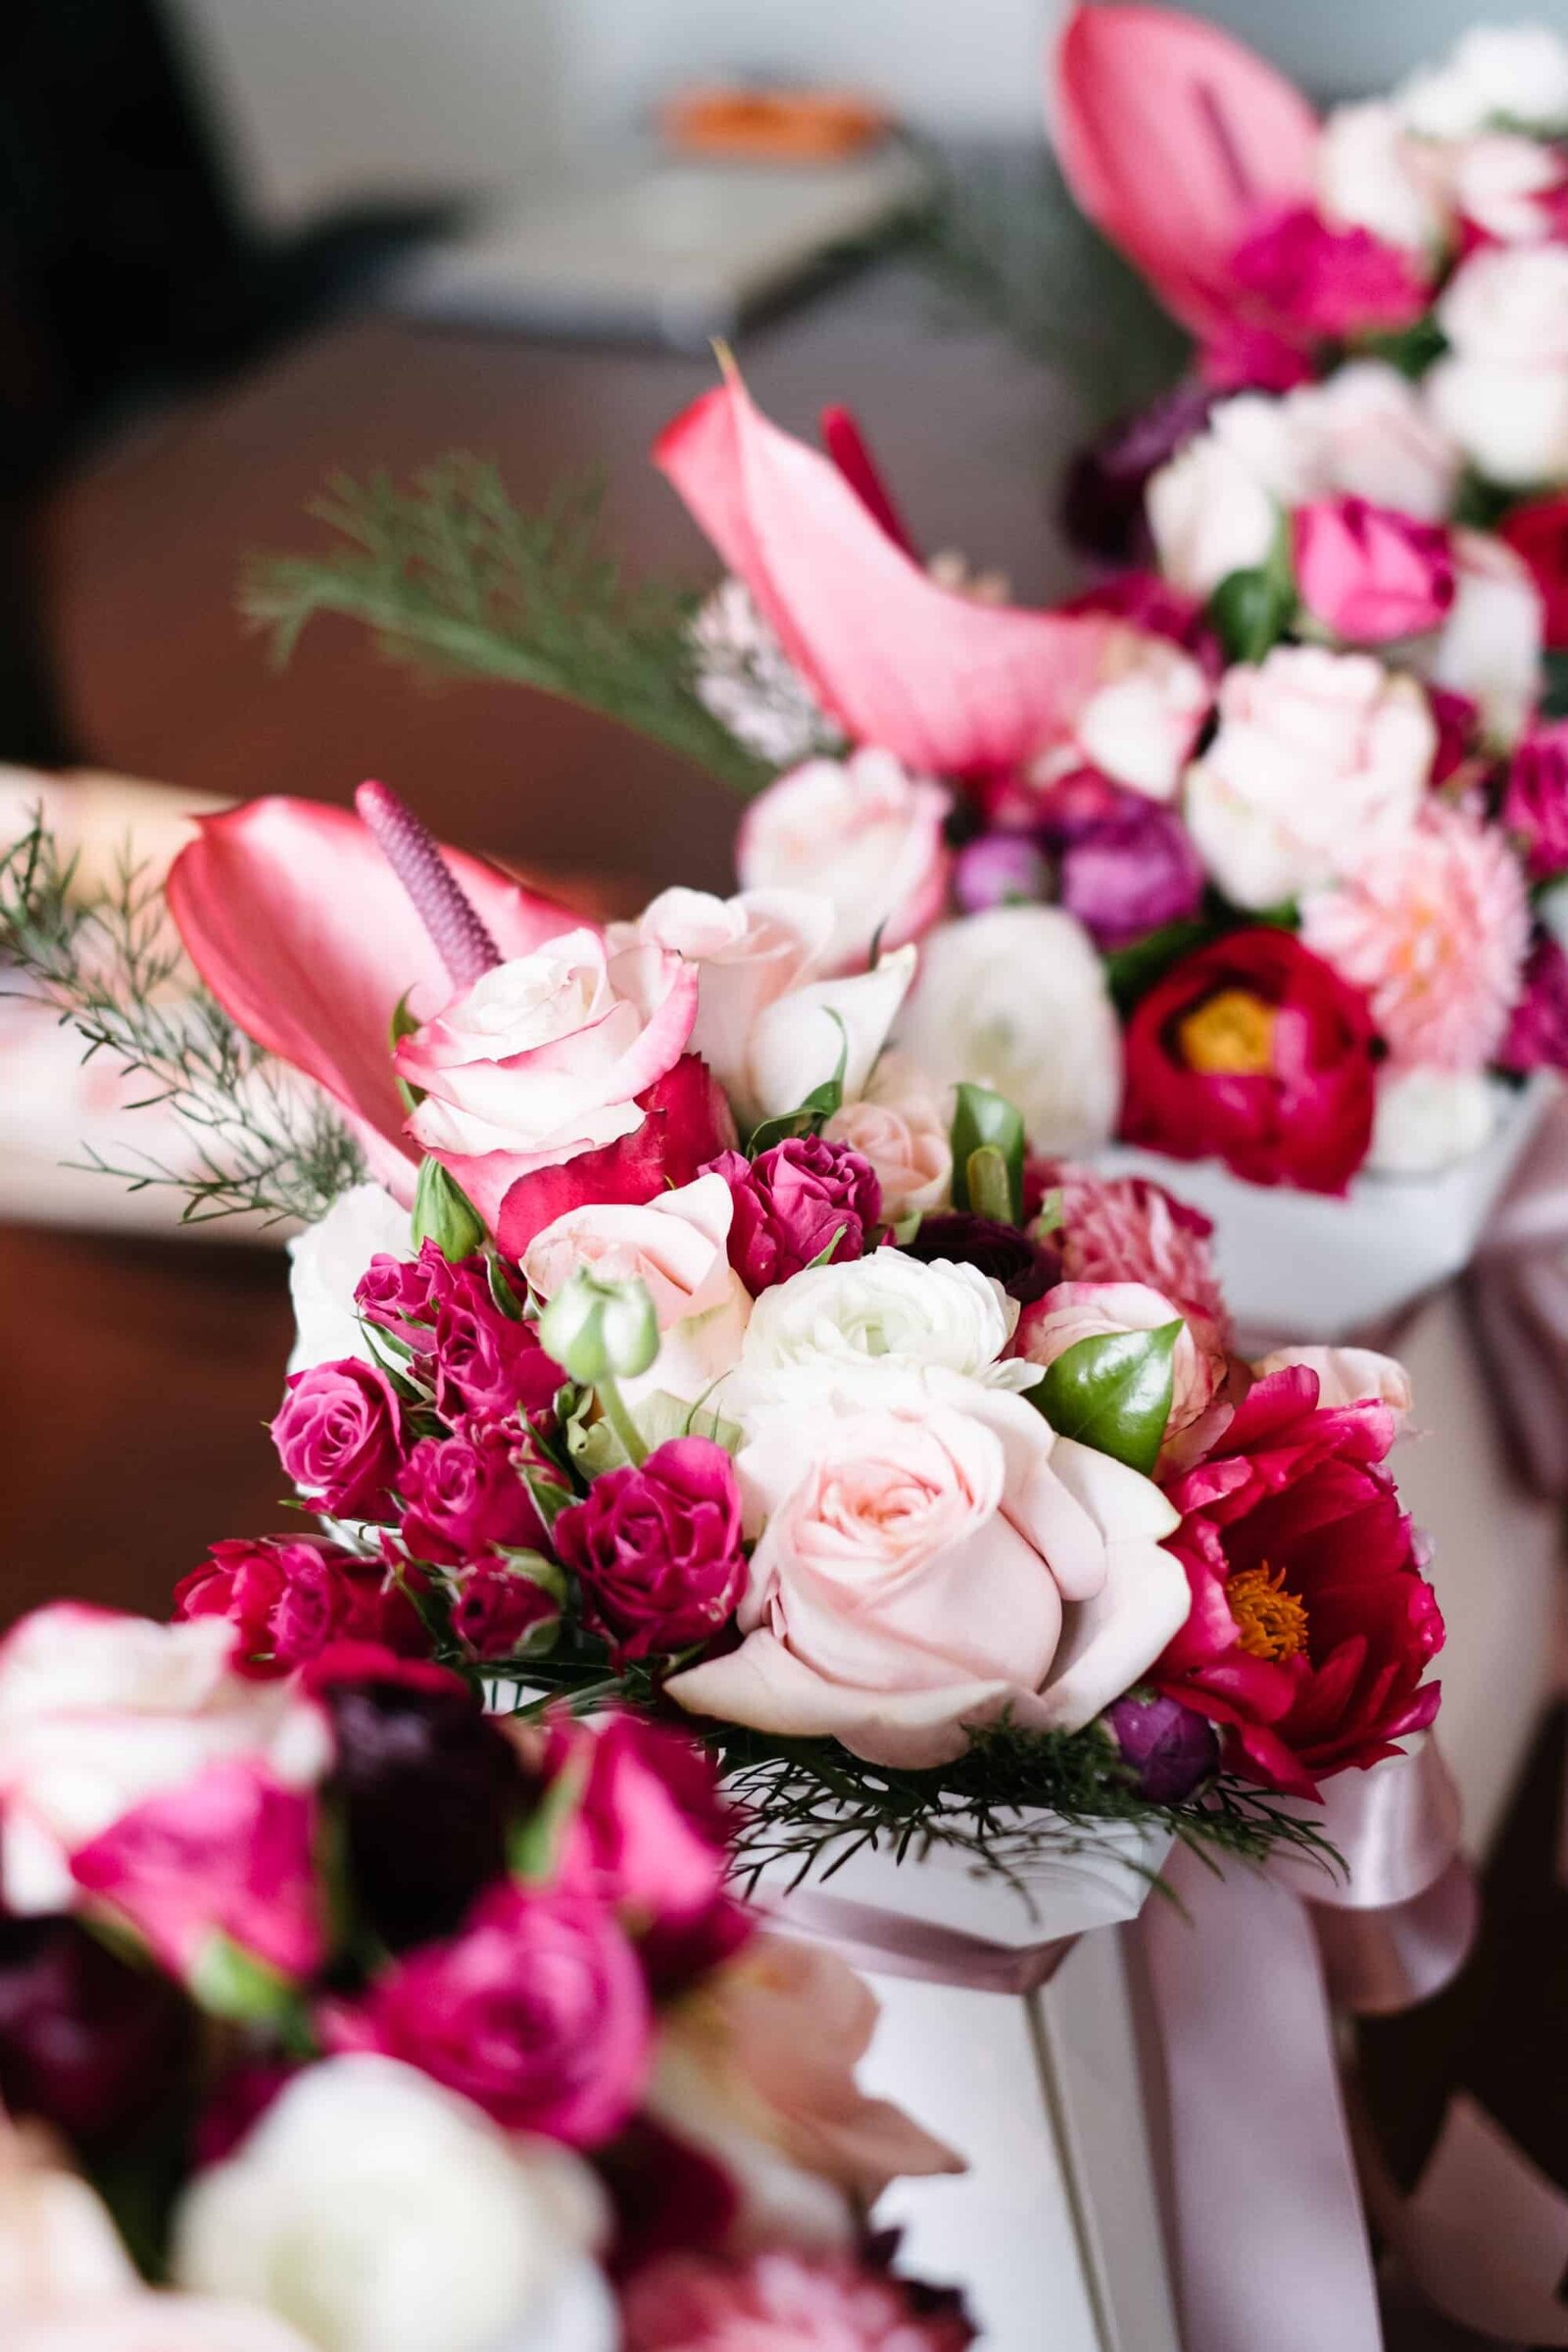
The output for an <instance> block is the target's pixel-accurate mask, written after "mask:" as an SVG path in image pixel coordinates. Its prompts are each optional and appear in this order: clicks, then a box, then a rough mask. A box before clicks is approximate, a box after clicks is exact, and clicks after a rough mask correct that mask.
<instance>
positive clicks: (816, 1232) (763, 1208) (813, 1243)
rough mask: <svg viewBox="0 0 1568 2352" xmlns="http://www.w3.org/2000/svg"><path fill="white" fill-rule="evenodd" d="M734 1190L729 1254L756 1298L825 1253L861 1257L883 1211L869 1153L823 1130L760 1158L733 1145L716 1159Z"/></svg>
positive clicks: (790, 1140) (787, 1142)
mask: <svg viewBox="0 0 1568 2352" xmlns="http://www.w3.org/2000/svg"><path fill="white" fill-rule="evenodd" d="M713 1166H714V1170H715V1172H716V1173H717V1174H718V1175H720V1176H722V1177H723V1179H724V1181H725V1183H726V1184H727V1185H728V1186H729V1189H730V1191H731V1193H732V1194H733V1195H734V1197H735V1213H734V1217H733V1220H732V1222H731V1224H730V1229H729V1257H730V1263H731V1265H732V1266H733V1267H734V1268H735V1271H736V1273H737V1274H738V1275H739V1276H740V1278H741V1280H742V1282H744V1283H745V1285H746V1288H747V1289H748V1290H749V1291H750V1292H751V1294H752V1296H753V1298H754V1299H756V1298H760V1295H761V1294H762V1292H763V1291H765V1290H770V1289H771V1288H772V1286H773V1285H774V1284H775V1283H780V1282H788V1280H789V1278H790V1276H791V1275H792V1274H799V1273H800V1271H801V1269H802V1267H803V1266H809V1265H810V1264H811V1263H812V1261H813V1260H814V1259H816V1258H818V1257H820V1256H821V1255H822V1252H823V1251H824V1250H828V1251H830V1252H831V1257H832V1260H833V1261H834V1262H837V1261H838V1260H839V1259H840V1258H847V1257H859V1256H860V1255H861V1253H862V1252H863V1251H864V1250H866V1249H867V1248H868V1247H869V1245H870V1242H871V1239H872V1236H873V1234H874V1232H875V1230H876V1226H877V1222H878V1220H879V1218H880V1217H881V1214H882V1188H881V1186H880V1185H879V1184H878V1182H877V1179H876V1172H875V1170H874V1169H873V1168H872V1166H871V1163H870V1161H869V1160H867V1159H862V1157H861V1156H860V1154H859V1152H855V1151H852V1150H851V1149H850V1147H849V1146H848V1145H847V1144H832V1143H829V1142H827V1140H826V1139H825V1138H824V1137H821V1136H811V1135H806V1136H791V1137H788V1138H787V1139H786V1140H785V1141H784V1142H783V1143H782V1144H774V1145H773V1146H772V1148H771V1150H769V1151H766V1152H759V1153H758V1155H757V1157H756V1158H755V1159H754V1160H750V1161H748V1160H747V1159H745V1158H743V1157H742V1155H741V1153H740V1152H725V1154H724V1156H723V1158H722V1159H718V1160H715V1161H714V1163H713Z"/></svg>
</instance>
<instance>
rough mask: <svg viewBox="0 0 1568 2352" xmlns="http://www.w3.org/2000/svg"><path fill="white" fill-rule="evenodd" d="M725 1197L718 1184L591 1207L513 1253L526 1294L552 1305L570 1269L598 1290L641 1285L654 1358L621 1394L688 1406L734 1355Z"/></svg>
mask: <svg viewBox="0 0 1568 2352" xmlns="http://www.w3.org/2000/svg"><path fill="white" fill-rule="evenodd" d="M734 1211H735V1198H734V1195H733V1194H732V1193H731V1191H730V1189H729V1186H728V1185H727V1184H726V1183H725V1182H724V1179H723V1177H722V1176H716V1175H715V1176H699V1177H698V1179H697V1181H696V1183H695V1184H688V1185H683V1186H681V1187H680V1188H679V1189H678V1190H677V1191H674V1192H668V1193H660V1194H658V1195H656V1197H655V1198H654V1199H653V1200H652V1201H648V1202H647V1203H646V1204H645V1205H643V1206H641V1207H635V1206H632V1205H631V1204H630V1203H627V1202H622V1201H592V1202H589V1203H588V1204H587V1205H586V1206H584V1207H582V1208H573V1209H568V1210H567V1212H566V1214H565V1215H564V1217H558V1218H557V1219H556V1221H555V1223H554V1224H553V1225H547V1226H545V1228H544V1229H543V1231H542V1232H540V1233H537V1234H536V1235H535V1236H534V1238H533V1240H532V1241H531V1242H530V1243H529V1245H528V1247H527V1249H526V1250H524V1251H523V1254H522V1261H521V1262H522V1271H523V1274H524V1276H525V1277H526V1279H527V1281H528V1284H529V1287H530V1288H531V1289H532V1290H533V1291H534V1292H536V1293H537V1295H538V1296H539V1298H541V1299H553V1298H554V1297H555V1295H556V1293H557V1291H559V1290H560V1289H561V1287H562V1285H563V1284H564V1282H565V1281H567V1280H568V1278H569V1277H570V1276H571V1275H572V1274H574V1273H575V1272H576V1271H577V1269H578V1268H579V1267H580V1266H587V1267H590V1268H591V1269H592V1271H593V1272H594V1273H596V1274H598V1275H600V1276H602V1277H603V1279H604V1280H606V1281H607V1282H627V1281H631V1280H634V1279H635V1280H638V1281H641V1282H644V1283H646V1284H647V1286H648V1292H649V1296H650V1297H651V1298H652V1299H653V1302H654V1312H655V1314H656V1315H657V1317H658V1318H659V1335H660V1338H659V1354H658V1356H657V1357H656V1358H655V1361H654V1364H653V1367H652V1369H651V1370H650V1371H648V1372H647V1373H645V1374H644V1375H643V1376H642V1377H641V1379H640V1380H638V1381H635V1382H629V1383H628V1384H627V1389H628V1394H630V1395H633V1396H635V1394H636V1393H637V1392H638V1391H639V1390H653V1389H662V1390H665V1391H666V1392H667V1393H668V1394H669V1395H670V1396H672V1397H685V1398H687V1399H688V1400H690V1401H695V1399H696V1398H697V1397H702V1396H704V1395H706V1394H707V1392H708V1391H709V1390H710V1389H711V1387H712V1386H713V1383H714V1382H715V1381H716V1380H720V1379H722V1377H723V1375H724V1374H725V1373H726V1372H728V1371H729V1370H730V1369H731V1368H732V1367H733V1365H734V1363H735V1361H736V1358H737V1357H738V1355H739V1354H740V1349H741V1342H742V1340H743V1339H744V1338H745V1335H746V1324H747V1318H748V1316H749V1315H750V1313H751V1308H752V1301H751V1296H750V1293H749V1292H748V1291H747V1289H746V1286H745V1284H744V1283H743V1282H742V1281H741V1279H740V1276H739V1275H738V1274H737V1273H736V1272H735V1270H734V1268H733V1267H732V1266H731V1264H730V1262H729V1250H728V1242H729V1228H730V1220H731V1218H732V1217H733V1215H734Z"/></svg>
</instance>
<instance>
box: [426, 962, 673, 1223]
mask: <svg viewBox="0 0 1568 2352" xmlns="http://www.w3.org/2000/svg"><path fill="white" fill-rule="evenodd" d="M697 991H698V973H697V966H696V965H695V964H694V963H689V962H688V961H687V960H686V958H685V957H684V956H672V955H670V954H669V953H667V951H665V950H663V949H660V948H654V947H644V946H641V945H639V946H636V947H629V948H623V949H621V950H620V952H619V953H618V954H615V955H612V954H610V953H609V952H608V951H607V949H606V946H605V943H604V942H603V940H601V939H600V937H599V936H598V934H597V933H596V932H593V931H568V932H565V933H564V934H563V935H562V937H561V938H559V939H553V940H549V941H547V942H546V944H545V945H544V946H543V947H542V948H538V949H536V950H535V951H534V953H533V954H532V955H531V956H515V957H514V958H513V959H512V960H511V961H510V962H507V963H502V964H498V965H497V966H496V967H495V969H494V970H493V971H488V972H486V973H485V974H484V976H483V978H482V979H480V980H477V981H475V982H474V984H473V986H472V987H471V988H469V989H466V990H465V991H464V993H463V994H462V996H460V997H458V998H457V999H455V1000H454V1002H453V1003H452V1004H450V1005H448V1006H447V1007H446V1010H445V1011H444V1012H442V1013H440V1014H438V1016H437V1017H436V1018H435V1019H434V1020H431V1021H426V1022H425V1023H424V1025H423V1027H422V1028H419V1029H417V1030H416V1031H415V1032H414V1033H413V1035H412V1036H410V1037H406V1038H404V1039H403V1041H402V1043H401V1044H400V1045H399V1047H398V1049H397V1052H396V1054H394V1056H393V1059H394V1064H395V1066H396V1069H397V1072H398V1075H399V1077H400V1078H402V1079H404V1080H405V1081H406V1082H407V1084H409V1085H410V1086H413V1087H417V1088H418V1089H419V1090H420V1091H421V1093H422V1094H423V1096H424V1098H425V1099H424V1101H423V1102H421V1103H419V1105H418V1107H417V1110H416V1111H415V1112H414V1114H413V1116H412V1117H411V1119H410V1121H409V1132H410V1134H411V1135H412V1136H413V1137H414V1138H415V1140H416V1141H417V1143H418V1144H419V1145H421V1146H422V1148H423V1149H424V1150H425V1151H426V1152H434V1153H435V1154H436V1155H437V1156H438V1157H439V1158H442V1159H444V1160H447V1161H449V1162H452V1163H455V1167H456V1172H457V1174H458V1177H459V1181H460V1182H461V1183H462V1184H463V1185H464V1187H465V1189H466V1192H467V1193H468V1196H469V1198H470V1199H471V1200H472V1201H473V1203H474V1205H475V1207H476V1208H477V1209H478V1210H479V1213H480V1215H481V1216H482V1217H483V1218H484V1220H485V1222H486V1224H487V1225H489V1226H490V1227H491V1229H492V1231H494V1230H495V1229H496V1227H497V1224H498V1222H499V1217H500V1210H501V1205H502V1202H503V1201H504V1200H505V1197H506V1193H507V1190H508V1188H509V1187H510V1186H511V1185H512V1184H513V1183H514V1182H515V1180H516V1179H517V1178H518V1177H520V1176H525V1175H530V1174H532V1173H533V1172H534V1171H535V1170H537V1169H540V1168H547V1167H554V1166H556V1165H558V1164H559V1163H560V1162H562V1161H564V1160H571V1159H574V1158H576V1157H577V1156H578V1154H579V1153H581V1152H594V1151H598V1150H600V1149H602V1148H603V1147H604V1146H606V1145H609V1144H613V1143H616V1142H618V1141H619V1140H620V1139H621V1138H622V1137H624V1136H628V1135H635V1134H636V1133H637V1131H638V1129H639V1128H640V1127H641V1126H642V1124H643V1120H644V1116H645V1113H644V1111H643V1109H642V1107H641V1106H640V1104H639V1103H638V1100H637V1098H638V1097H639V1096H640V1095H643V1094H645V1093H646V1092H647V1091H648V1089H649V1088H650V1087H652V1086H653V1085H654V1084H655V1083H656V1082H657V1081H658V1080H659V1079H661V1078H662V1077H664V1076H665V1075H666V1073H667V1072H668V1071H670V1070H671V1069H672V1068H673V1067H674V1065H675V1063H676V1062H677V1061H678V1060H679V1058H680V1056H681V1055H682V1054H684V1053H685V1051H686V1049H687V1044H688V1041H689V1040H690V1037H691V1033H692V1024H693V1022H694V1021H695V1020H696V1018H697Z"/></svg>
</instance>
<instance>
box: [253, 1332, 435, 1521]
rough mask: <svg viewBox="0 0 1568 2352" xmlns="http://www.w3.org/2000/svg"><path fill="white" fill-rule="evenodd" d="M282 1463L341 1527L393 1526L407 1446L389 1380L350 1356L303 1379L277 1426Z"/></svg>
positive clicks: (298, 1376)
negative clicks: (354, 1523) (361, 1522)
mask: <svg viewBox="0 0 1568 2352" xmlns="http://www.w3.org/2000/svg"><path fill="white" fill-rule="evenodd" d="M272 1443H273V1445H274V1446H276V1447H277V1458H278V1460H279V1461H280V1462H281V1463H282V1465H283V1468H284V1470H285V1471H286V1472H287V1474H288V1476H289V1477H290V1478H291V1479H292V1480H293V1481H294V1484H295V1485H296V1486H297V1487H298V1488H299V1490H300V1492H301V1494H302V1495H312V1496H314V1497H316V1498H318V1499H319V1502H320V1504H321V1507H322V1509H323V1510H326V1511H329V1512H331V1514H332V1516H333V1517H334V1518H337V1519H389V1518H390V1517H391V1516H392V1510H393V1504H392V1489H393V1488H394V1487H395V1486H396V1484H397V1478H398V1469H399V1465H400V1463H401V1460H402V1454H403V1445H402V1432H401V1423H400V1418H399V1413H398V1400H397V1397H396V1396H395V1395H394V1393H393V1390H392V1384H391V1382H390V1381H389V1380H388V1379H387V1377H386V1375H385V1373H384V1372H380V1371H378V1370H377V1369H376V1368H375V1367H374V1366H373V1365H371V1364H366V1363H362V1362H360V1360H359V1359H358V1357H356V1356H345V1357H344V1358H343V1359H342V1361H341V1362H339V1363H328V1364H313V1365H312V1366H311V1368H310V1370H309V1371H306V1372H296V1373H295V1374H294V1376H293V1378H292V1379H291V1380H290V1381H289V1383H288V1386H287V1389H286V1390H285V1392H284V1397H283V1402H282V1404H281V1405H280V1406H279V1407H278V1411H277V1416H276V1418H275V1420H274V1421H273V1423H272Z"/></svg>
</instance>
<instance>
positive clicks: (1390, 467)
mask: <svg viewBox="0 0 1568 2352" xmlns="http://www.w3.org/2000/svg"><path fill="white" fill-rule="evenodd" d="M1280 405H1281V406H1282V408H1284V409H1285V410H1286V412H1287V414H1288V416H1289V417H1290V419H1291V425H1292V430H1293V431H1294V432H1295V433H1296V434H1298V435H1299V438H1300V443H1301V446H1302V452H1303V454H1302V459H1301V467H1302V470H1303V471H1304V472H1305V474H1306V475H1307V477H1308V479H1309V482H1310V487H1309V489H1308V490H1307V492H1306V496H1307V497H1309V498H1365V499H1369V500H1370V501H1371V503H1372V504H1373V505H1374V506H1377V507H1393V508H1394V509H1395V511H1396V512H1397V514H1400V515H1411V516H1413V517H1414V519H1415V520H1416V521H1417V522H1445V521H1446V520H1447V517H1448V515H1450V514H1451V512H1452V509H1453V496H1454V491H1455V490H1456V488H1457V487H1458V479H1459V469H1460V458H1459V452H1458V450H1457V449H1456V448H1455V446H1454V444H1453V441H1452V439H1451V438H1450V437H1449V435H1448V434H1447V433H1446V432H1445V431H1443V430H1442V429H1441V426H1440V425H1439V424H1438V423H1436V422H1435V421H1434V419H1433V417H1431V416H1430V415H1429V413H1428V410H1427V407H1426V405H1425V403H1424V401H1423V398H1422V392H1421V388H1420V387H1419V386H1418V385H1415V384H1412V383H1411V382H1410V380H1409V378H1408V377H1407V376H1403V375H1401V374H1400V373H1399V370H1398V369H1397V368H1391V367H1390V366H1389V365H1388V364H1387V362H1386V361H1383V360H1355V361H1352V362H1351V364H1350V365H1349V366H1348V368H1338V369H1336V371H1335V373H1334V374H1333V375H1331V376H1330V377H1329V378H1328V380H1327V381H1326V382H1325V383H1321V384H1303V385H1301V387H1300V388H1299V390H1298V391H1295V392H1289V393H1287V394H1286V396H1285V398H1284V400H1283V401H1282V402H1281V404H1280ZM1292 503H1293V504H1299V501H1292Z"/></svg>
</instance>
